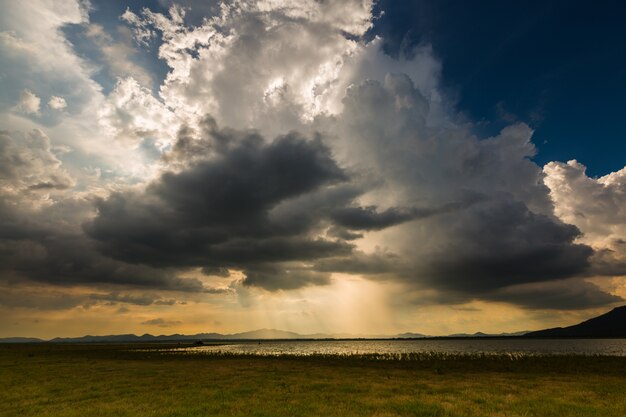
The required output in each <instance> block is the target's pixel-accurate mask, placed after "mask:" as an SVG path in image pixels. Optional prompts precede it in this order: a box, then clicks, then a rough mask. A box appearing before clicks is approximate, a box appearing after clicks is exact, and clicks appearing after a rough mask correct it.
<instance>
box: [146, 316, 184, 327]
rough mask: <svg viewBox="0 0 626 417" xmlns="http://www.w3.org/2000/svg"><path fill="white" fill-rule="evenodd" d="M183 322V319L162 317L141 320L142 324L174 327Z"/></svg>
mask: <svg viewBox="0 0 626 417" xmlns="http://www.w3.org/2000/svg"><path fill="white" fill-rule="evenodd" d="M182 323H183V322H182V321H178V320H165V319H162V318H156V319H151V320H146V321H143V322H141V324H146V325H148V326H159V327H172V326H176V325H178V324H182Z"/></svg>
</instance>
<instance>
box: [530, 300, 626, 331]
mask: <svg viewBox="0 0 626 417" xmlns="http://www.w3.org/2000/svg"><path fill="white" fill-rule="evenodd" d="M525 337H626V306H622V307H617V308H614V309H613V310H611V311H609V312H608V313H606V314H603V315H601V316H598V317H594V318H592V319H589V320H587V321H583V322H582V323H580V324H576V325H574V326H569V327H555V328H553V329H546V330H539V331H536V332H530V333H527V334H526V335H525Z"/></svg>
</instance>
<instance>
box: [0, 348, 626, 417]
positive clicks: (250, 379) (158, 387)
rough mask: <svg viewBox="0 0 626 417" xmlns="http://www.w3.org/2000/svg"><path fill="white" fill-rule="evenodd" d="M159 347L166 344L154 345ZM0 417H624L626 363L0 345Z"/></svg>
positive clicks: (586, 359)
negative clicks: (175, 352)
mask: <svg viewBox="0 0 626 417" xmlns="http://www.w3.org/2000/svg"><path fill="white" fill-rule="evenodd" d="M160 346H161V347H163V345H160ZM0 384H1V386H2V389H0V416H2V417H5V416H6V417H8V416H16V417H17V416H19V417H23V416H37V417H46V416H76V417H79V416H80V417H89V416H129V417H130V416H132V417H139V416H222V415H223V416H477V417H485V416H542V417H544V416H546V417H547V416H611V417H618V416H626V358H611V357H581V356H560V357H522V358H511V357H508V356H493V357H481V356H443V355H413V356H411V357H409V358H405V359H404V360H375V359H374V358H373V357H369V356H362V357H347V358H345V357H344V358H336V357H335V358H333V357H276V358H272V357H246V356H232V355H222V356H219V355H173V354H162V353H160V352H158V351H155V350H154V346H147V345H48V344H43V345H0Z"/></svg>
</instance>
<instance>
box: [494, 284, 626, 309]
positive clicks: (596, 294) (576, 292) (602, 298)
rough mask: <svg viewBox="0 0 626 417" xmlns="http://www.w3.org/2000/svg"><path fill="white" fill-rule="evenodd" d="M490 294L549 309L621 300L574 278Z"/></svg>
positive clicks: (599, 304)
mask: <svg viewBox="0 0 626 417" xmlns="http://www.w3.org/2000/svg"><path fill="white" fill-rule="evenodd" d="M491 298H492V299H494V300H498V301H505V302H508V303H513V304H520V305H523V306H524V307H526V308H531V309H532V308H539V309H553V310H583V309H586V308H593V307H601V306H604V305H608V304H612V303H617V302H620V301H623V299H622V298H621V297H618V296H616V295H612V294H608V293H606V292H604V291H602V290H601V289H600V288H599V287H598V286H596V285H594V284H592V283H590V282H587V281H584V280H582V279H576V278H574V279H568V280H560V281H551V282H541V283H535V284H526V285H516V286H511V287H508V288H503V289H500V290H497V291H495V292H494V293H493V294H491Z"/></svg>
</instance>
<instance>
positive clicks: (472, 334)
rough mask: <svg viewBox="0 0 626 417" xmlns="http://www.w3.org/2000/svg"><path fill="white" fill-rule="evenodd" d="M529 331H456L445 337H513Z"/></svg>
mask: <svg viewBox="0 0 626 417" xmlns="http://www.w3.org/2000/svg"><path fill="white" fill-rule="evenodd" d="M527 333H528V330H524V331H521V332H514V333H483V332H476V333H455V334H451V335H448V336H444V337H512V336H524V335H526V334H527Z"/></svg>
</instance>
